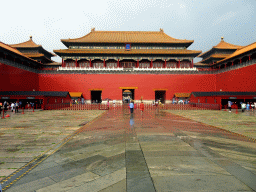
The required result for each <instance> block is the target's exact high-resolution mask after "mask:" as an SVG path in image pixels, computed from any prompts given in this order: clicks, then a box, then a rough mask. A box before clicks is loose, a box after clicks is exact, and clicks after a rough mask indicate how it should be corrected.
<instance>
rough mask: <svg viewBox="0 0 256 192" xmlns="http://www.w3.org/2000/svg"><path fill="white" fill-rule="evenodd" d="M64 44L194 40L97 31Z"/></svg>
mask: <svg viewBox="0 0 256 192" xmlns="http://www.w3.org/2000/svg"><path fill="white" fill-rule="evenodd" d="M61 41H62V42H77V43H193V42H194V41H193V40H182V39H175V38H172V37H170V36H168V35H167V34H165V33H164V32H163V30H162V29H160V31H95V29H92V31H91V32H90V33H88V34H87V35H85V36H83V37H80V38H76V39H62V40H61Z"/></svg>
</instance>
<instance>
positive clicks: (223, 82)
mask: <svg viewBox="0 0 256 192" xmlns="http://www.w3.org/2000/svg"><path fill="white" fill-rule="evenodd" d="M216 87H217V91H220V90H221V91H238V92H254V91H256V64H255V65H250V66H247V67H243V68H239V69H235V70H231V71H227V72H224V73H220V74H217V85H216Z"/></svg>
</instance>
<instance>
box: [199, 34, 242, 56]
mask: <svg viewBox="0 0 256 192" xmlns="http://www.w3.org/2000/svg"><path fill="white" fill-rule="evenodd" d="M243 47H244V46H240V45H234V44H231V43H227V42H225V41H224V38H223V37H221V41H220V42H219V43H218V44H217V45H216V46H213V47H212V49H210V50H208V51H206V52H204V53H201V54H200V55H199V56H198V57H203V56H204V55H206V54H207V53H209V52H210V51H212V50H213V49H233V50H237V49H241V48H243Z"/></svg>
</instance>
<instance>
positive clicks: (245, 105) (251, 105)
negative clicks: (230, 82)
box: [228, 101, 256, 112]
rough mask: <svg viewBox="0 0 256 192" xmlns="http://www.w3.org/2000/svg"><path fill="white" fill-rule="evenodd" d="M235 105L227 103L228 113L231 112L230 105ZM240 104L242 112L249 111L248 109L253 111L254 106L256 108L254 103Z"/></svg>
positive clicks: (230, 102)
mask: <svg viewBox="0 0 256 192" xmlns="http://www.w3.org/2000/svg"><path fill="white" fill-rule="evenodd" d="M234 104H235V105H237V104H236V102H235V103H233V102H232V101H228V109H229V112H231V108H232V105H234ZM240 104H241V109H242V112H244V111H245V110H247V111H249V110H250V109H251V110H252V111H254V109H255V106H256V102H247V103H245V102H240Z"/></svg>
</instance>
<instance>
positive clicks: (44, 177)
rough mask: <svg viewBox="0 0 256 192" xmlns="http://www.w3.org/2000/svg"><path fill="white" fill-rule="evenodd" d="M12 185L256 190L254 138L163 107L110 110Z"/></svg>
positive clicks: (52, 188) (42, 188)
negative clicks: (153, 109)
mask: <svg viewBox="0 0 256 192" xmlns="http://www.w3.org/2000/svg"><path fill="white" fill-rule="evenodd" d="M6 191H8V192H11V191H15V192H16V191H38V192H42V191H47V192H48V191H72V192H73V191H101V192H103V191H104V192H107V191H111V192H113V191H114V192H115V191H118V192H119V191H129V192H130V191H136V192H137V191H146V192H150V191H256V143H255V141H252V140H249V139H248V138H247V137H242V136H241V135H237V134H234V133H232V132H227V131H224V130H221V129H217V128H215V127H213V126H208V125H205V124H201V123H198V122H196V121H192V120H189V119H186V118H184V117H180V116H176V115H174V114H170V113H167V112H164V111H145V112H144V114H141V112H140V111H138V110H135V113H134V114H133V115H130V114H129V111H128V109H125V110H109V111H107V112H106V113H105V114H104V115H102V116H101V117H100V118H98V119H97V120H96V121H94V122H93V123H91V124H90V125H85V126H83V127H81V128H80V129H78V130H77V134H75V135H73V136H72V137H70V139H69V140H67V141H65V142H63V144H61V145H60V146H58V147H57V148H55V149H53V150H52V151H50V152H49V156H47V158H45V159H43V161H41V162H40V163H38V165H36V166H35V167H34V168H33V169H31V170H30V171H29V172H27V173H26V174H25V175H24V176H23V177H21V178H19V179H18V180H17V181H15V182H13V184H12V185H11V186H10V188H8V189H7V190H6Z"/></svg>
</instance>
